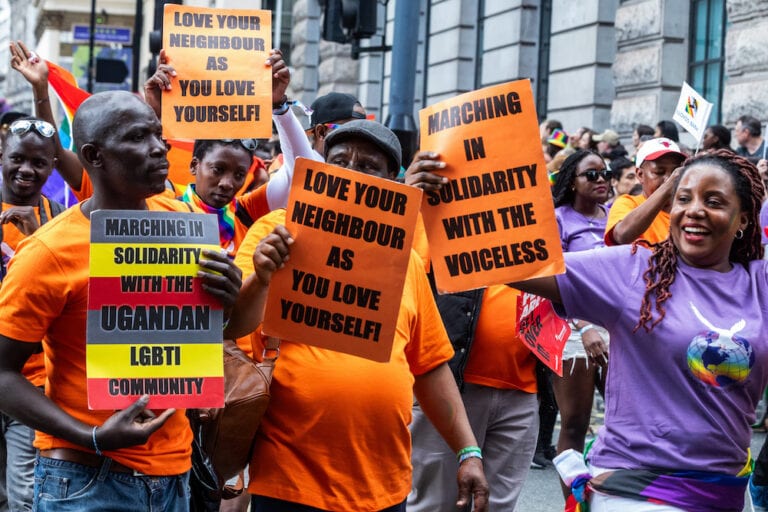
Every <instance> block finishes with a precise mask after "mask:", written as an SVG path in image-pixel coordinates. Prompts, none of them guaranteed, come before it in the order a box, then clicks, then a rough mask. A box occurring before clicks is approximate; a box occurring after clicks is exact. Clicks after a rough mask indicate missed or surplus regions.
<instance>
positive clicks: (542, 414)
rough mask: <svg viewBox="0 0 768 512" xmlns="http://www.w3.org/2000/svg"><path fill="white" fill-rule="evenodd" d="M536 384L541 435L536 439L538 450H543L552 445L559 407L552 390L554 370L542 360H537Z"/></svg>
mask: <svg viewBox="0 0 768 512" xmlns="http://www.w3.org/2000/svg"><path fill="white" fill-rule="evenodd" d="M536 386H537V388H538V395H539V437H538V439H537V441H536V451H542V450H545V449H547V448H549V447H550V446H552V437H553V435H554V433H555V423H556V422H557V410H558V409H557V402H556V401H555V392H554V391H553V390H552V370H550V369H549V368H547V367H546V366H545V365H544V364H543V363H542V362H541V361H537V362H536Z"/></svg>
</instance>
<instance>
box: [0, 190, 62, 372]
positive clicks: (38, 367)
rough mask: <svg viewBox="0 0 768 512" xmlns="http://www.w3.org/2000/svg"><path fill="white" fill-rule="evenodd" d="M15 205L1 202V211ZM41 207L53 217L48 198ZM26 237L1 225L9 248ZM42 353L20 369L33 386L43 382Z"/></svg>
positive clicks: (36, 213) (37, 209)
mask: <svg viewBox="0 0 768 512" xmlns="http://www.w3.org/2000/svg"><path fill="white" fill-rule="evenodd" d="M14 206H15V205H12V204H9V203H3V211H5V210H9V209H11V208H13V207H14ZM43 207H44V208H45V214H46V216H47V218H48V220H51V219H52V218H53V214H52V213H51V202H50V201H49V200H48V199H44V200H43ZM35 217H36V218H37V222H38V223H40V208H39V207H37V206H36V207H35ZM26 237H27V235H25V234H24V233H22V232H21V231H19V229H18V228H17V227H16V226H15V225H14V224H13V223H12V222H9V223H7V224H4V225H3V242H4V243H6V244H8V247H10V248H11V250H13V251H16V248H17V247H18V246H19V243H20V242H21V241H22V240H24V239H25V238H26ZM44 359H45V358H44V357H43V353H42V352H39V353H37V354H32V355H31V356H30V357H29V359H27V362H26V363H25V364H24V368H22V370H21V374H22V375H24V376H25V377H26V378H27V380H28V381H29V382H31V383H32V384H34V385H35V386H42V385H44V384H45V361H44Z"/></svg>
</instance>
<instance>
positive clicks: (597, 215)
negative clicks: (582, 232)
mask: <svg viewBox="0 0 768 512" xmlns="http://www.w3.org/2000/svg"><path fill="white" fill-rule="evenodd" d="M573 211H575V212H576V213H578V214H579V215H581V216H582V217H583V218H584V220H586V221H587V222H588V223H589V225H590V226H594V225H596V224H597V219H602V218H603V210H602V208H600V207H599V206H597V207H596V208H595V212H594V213H593V214H592V215H587V214H585V213H582V212H580V211H579V210H577V209H576V208H574V209H573Z"/></svg>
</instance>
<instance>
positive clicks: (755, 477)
mask: <svg viewBox="0 0 768 512" xmlns="http://www.w3.org/2000/svg"><path fill="white" fill-rule="evenodd" d="M752 481H753V482H754V483H755V485H768V438H766V440H765V441H764V442H763V447H762V448H761V449H760V455H758V456H757V460H756V461H755V472H754V473H753V474H752Z"/></svg>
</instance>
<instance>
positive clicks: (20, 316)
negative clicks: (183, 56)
mask: <svg viewBox="0 0 768 512" xmlns="http://www.w3.org/2000/svg"><path fill="white" fill-rule="evenodd" d="M73 131H74V140H75V144H76V147H77V148H78V156H79V158H80V160H81V162H82V164H83V165H84V166H85V168H86V171H87V172H88V173H89V175H90V177H91V179H92V182H93V187H94V191H93V196H92V197H91V198H90V199H89V200H87V201H85V202H83V203H80V204H79V205H77V206H76V207H73V208H70V209H69V210H67V211H66V212H64V213H63V214H61V215H59V216H58V217H56V219H54V220H53V221H51V222H49V223H48V224H46V225H45V226H43V227H42V228H40V229H38V230H37V231H36V232H35V233H34V234H33V235H31V236H30V237H28V238H27V239H25V240H24V241H23V242H22V243H21V244H20V245H19V248H18V251H17V253H16V256H15V257H14V258H13V260H12V261H11V264H10V266H9V269H8V274H7V276H6V278H5V280H4V281H3V286H2V289H0V389H4V390H12V392H6V393H2V394H0V409H2V410H3V411H4V412H5V413H7V414H9V415H10V416H13V417H15V418H17V419H18V420H20V421H22V422H24V423H25V424H27V425H29V426H30V427H31V428H34V429H36V430H37V431H38V434H37V437H36V440H35V446H36V447H38V448H39V449H40V454H39V457H38V461H37V464H36V466H35V482H36V486H35V500H34V506H35V508H36V510H39V511H41V512H42V511H47V510H62V508H61V507H62V506H63V504H64V503H66V506H67V507H68V509H69V510H79V511H80V510H82V511H89V510H93V511H96V510H114V511H125V512H129V511H130V512H133V511H140V510H146V511H149V510H174V511H186V510H188V508H189V504H188V500H189V496H188V491H187V488H188V478H189V468H190V465H191V462H190V455H191V447H190V445H191V440H192V435H191V432H190V429H189V423H188V421H187V419H186V417H185V414H184V411H176V410H174V409H168V410H166V411H162V412H160V411H157V413H158V414H157V415H156V413H155V412H153V411H151V410H150V409H148V408H147V406H148V405H150V404H149V396H147V395H144V396H142V397H141V398H140V399H139V400H137V401H136V402H135V403H134V404H133V405H131V406H130V407H128V408H126V409H125V410H122V411H118V412H115V413H110V412H109V411H92V410H89V408H88V404H87V394H86V388H85V387H86V372H85V332H86V318H87V307H88V306H87V304H88V276H89V264H88V259H89V258H88V255H89V241H90V214H91V212H92V211H95V210H98V209H122V210H146V209H152V210H167V211H189V208H188V206H187V205H185V204H183V203H181V202H179V201H176V200H171V199H166V198H163V197H160V196H156V197H152V196H155V194H157V193H158V192H161V191H162V189H163V187H164V183H165V178H166V176H167V174H168V162H167V159H166V153H167V149H166V146H165V143H164V142H163V140H162V138H161V127H160V122H159V120H158V119H157V117H156V116H155V114H154V112H153V111H152V110H151V109H150V108H149V107H148V106H147V105H146V104H145V103H144V102H142V101H141V100H140V99H139V98H137V97H136V96H134V95H133V94H131V93H128V92H126V91H111V92H105V93H99V94H94V95H93V96H91V97H90V98H89V99H87V100H86V101H85V102H84V103H83V104H82V105H81V106H80V108H79V109H78V111H77V114H76V115H75V120H74V123H73ZM204 255H205V258H206V259H204V260H201V261H200V265H201V267H202V268H203V269H204V270H211V271H214V272H215V273H208V272H201V274H202V275H201V280H202V286H203V289H205V290H207V291H209V292H210V293H212V294H213V295H214V296H216V297H219V298H220V300H221V301H222V303H223V305H224V310H225V315H226V314H227V312H228V310H229V308H230V307H231V305H232V304H233V303H234V300H235V298H236V296H237V293H238V290H239V286H240V273H239V271H238V270H237V269H236V268H235V267H234V265H233V264H231V263H230V262H229V259H228V258H227V257H226V255H224V254H220V253H218V252H213V251H205V252H204ZM41 339H42V340H43V351H44V353H45V361H46V367H47V370H48V380H47V382H46V394H45V395H42V394H40V393H39V392H38V391H37V389H36V388H35V387H34V386H33V385H32V384H31V383H30V382H29V381H27V380H26V379H24V378H23V376H22V374H21V368H22V366H23V365H24V363H25V362H26V360H27V359H28V358H29V357H30V355H32V354H33V353H34V352H35V350H36V347H37V346H38V345H39V340H41ZM62 482H66V485H62Z"/></svg>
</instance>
